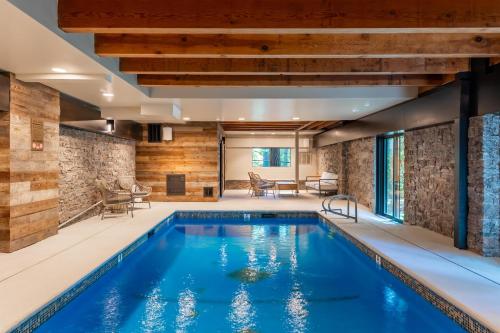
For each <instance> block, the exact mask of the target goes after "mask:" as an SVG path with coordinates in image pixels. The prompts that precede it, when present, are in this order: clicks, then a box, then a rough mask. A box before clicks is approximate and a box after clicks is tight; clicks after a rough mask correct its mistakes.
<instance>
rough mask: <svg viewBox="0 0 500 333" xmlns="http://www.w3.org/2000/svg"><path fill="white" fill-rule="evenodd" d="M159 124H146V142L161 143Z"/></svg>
mask: <svg viewBox="0 0 500 333" xmlns="http://www.w3.org/2000/svg"><path fill="white" fill-rule="evenodd" d="M161 134H162V133H161V124H148V142H161Z"/></svg>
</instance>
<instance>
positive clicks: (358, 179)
mask: <svg viewBox="0 0 500 333" xmlns="http://www.w3.org/2000/svg"><path fill="white" fill-rule="evenodd" d="M374 163H375V138H373V137H370V138H364V139H359V140H353V141H348V142H341V143H336V144H333V145H329V146H325V147H321V148H319V149H318V168H319V171H320V173H321V172H323V171H329V172H333V173H336V174H337V175H338V176H339V193H347V194H351V195H355V196H356V197H357V199H358V201H359V203H361V204H363V205H365V206H368V207H369V208H370V209H372V210H373V209H374V208H375V164H374Z"/></svg>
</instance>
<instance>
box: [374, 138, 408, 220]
mask: <svg viewBox="0 0 500 333" xmlns="http://www.w3.org/2000/svg"><path fill="white" fill-rule="evenodd" d="M378 158H382V161H383V169H382V172H383V180H382V190H381V192H379V194H378V195H382V196H383V197H382V198H381V201H382V202H383V205H382V213H383V214H384V215H388V216H391V217H393V218H395V219H397V220H401V221H402V220H403V219H404V158H405V156H404V137H403V135H396V136H392V137H388V138H384V139H383V156H380V157H378Z"/></svg>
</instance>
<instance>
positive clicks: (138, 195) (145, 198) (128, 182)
mask: <svg viewBox="0 0 500 333" xmlns="http://www.w3.org/2000/svg"><path fill="white" fill-rule="evenodd" d="M117 185H118V187H119V188H120V189H121V190H123V191H127V192H128V193H130V194H131V195H132V198H133V200H134V203H138V202H137V199H141V201H140V202H147V203H148V205H149V208H151V201H149V196H150V195H151V192H152V190H153V189H152V188H151V187H149V186H145V185H142V184H140V183H138V182H137V180H136V179H135V177H133V176H121V177H118V180H117Z"/></svg>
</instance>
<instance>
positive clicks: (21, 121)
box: [0, 76, 60, 252]
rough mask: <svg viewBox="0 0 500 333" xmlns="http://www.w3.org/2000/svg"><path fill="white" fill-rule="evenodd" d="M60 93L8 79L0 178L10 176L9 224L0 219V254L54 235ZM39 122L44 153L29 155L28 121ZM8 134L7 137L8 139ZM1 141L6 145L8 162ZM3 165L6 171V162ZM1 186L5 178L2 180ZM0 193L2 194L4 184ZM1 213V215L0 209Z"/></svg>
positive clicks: (55, 230) (7, 200) (2, 201)
mask: <svg viewBox="0 0 500 333" xmlns="http://www.w3.org/2000/svg"><path fill="white" fill-rule="evenodd" d="M59 114H60V107H59V93H58V92H57V91H55V90H53V89H51V88H49V87H46V86H44V85H41V84H32V83H24V82H21V81H18V80H16V79H15V77H14V76H11V80H10V110H9V112H8V132H7V130H6V128H5V126H6V124H7V121H6V120H5V119H6V116H5V115H3V116H2V118H3V119H2V120H1V123H0V126H2V125H3V127H4V129H3V130H2V131H1V133H0V134H1V137H2V141H1V142H2V145H1V147H2V148H3V149H2V152H1V154H2V166H1V167H2V171H1V172H2V174H3V175H4V176H5V173H6V172H7V173H8V175H9V185H8V187H9V196H8V199H5V197H3V199H2V200H1V202H0V205H1V206H4V208H5V204H7V203H8V208H9V213H8V224H6V223H5V221H6V216H5V212H3V213H2V214H1V218H0V222H1V228H0V230H2V231H1V232H0V235H1V236H0V251H2V252H12V251H15V250H18V249H21V248H23V247H26V246H28V245H30V244H33V243H35V242H38V241H40V240H42V239H44V238H46V237H49V236H51V235H54V234H56V233H57V227H58V223H59V215H58V201H59V193H58V176H59V168H58V154H57V153H58V149H59ZM32 119H36V120H38V121H42V122H43V128H44V149H43V151H32V150H31V120H32ZM7 133H8V136H7ZM6 140H8V155H7V156H8V157H5V156H6V153H7V148H6V147H7V145H6ZM7 160H8V168H9V169H8V171H6V169H5V168H6V161H7ZM2 179H4V180H5V177H2ZM0 190H1V191H2V192H4V193H5V191H6V186H5V183H4V184H2V186H1V188H0ZM2 210H5V209H2Z"/></svg>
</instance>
